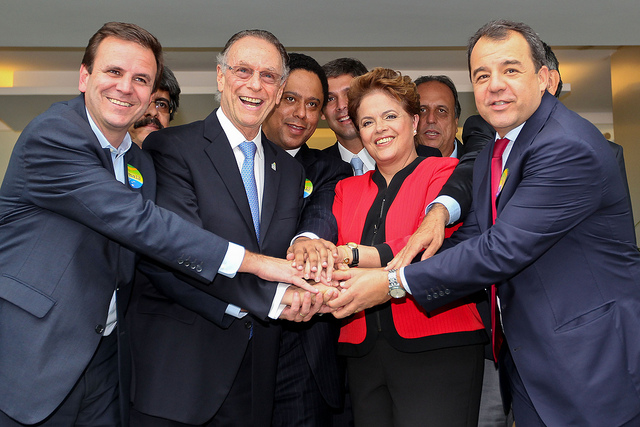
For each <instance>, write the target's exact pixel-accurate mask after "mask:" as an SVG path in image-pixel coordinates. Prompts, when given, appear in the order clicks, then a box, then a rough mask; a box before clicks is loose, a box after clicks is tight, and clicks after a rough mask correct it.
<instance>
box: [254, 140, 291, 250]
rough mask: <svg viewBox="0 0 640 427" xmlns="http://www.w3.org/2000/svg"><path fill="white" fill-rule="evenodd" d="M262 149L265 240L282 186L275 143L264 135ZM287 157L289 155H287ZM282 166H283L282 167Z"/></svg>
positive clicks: (262, 222)
mask: <svg viewBox="0 0 640 427" xmlns="http://www.w3.org/2000/svg"><path fill="white" fill-rule="evenodd" d="M262 148H263V149H264V190H263V193H262V211H261V212H262V213H261V215H260V216H261V218H260V235H261V236H262V239H263V240H264V237H266V236H267V232H268V231H269V225H270V224H271V220H272V219H273V213H274V212H275V210H276V203H277V202H278V187H279V186H280V178H281V176H282V172H281V170H280V169H279V168H278V166H279V165H278V154H279V153H278V152H277V151H276V149H275V146H274V145H273V143H272V142H271V141H269V140H267V137H266V136H264V133H263V134H262ZM285 154H286V155H287V156H288V155H289V154H287V153H285ZM280 166H282V165H280Z"/></svg>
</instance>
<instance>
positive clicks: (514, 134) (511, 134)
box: [495, 122, 527, 141]
mask: <svg viewBox="0 0 640 427" xmlns="http://www.w3.org/2000/svg"><path fill="white" fill-rule="evenodd" d="M525 123H527V122H524V123H522V124H521V125H520V126H518V127H517V128H514V129H511V130H510V131H509V132H507V134H506V135H505V136H504V137H505V138H507V139H508V140H509V141H515V140H516V138H517V137H518V135H520V131H521V130H522V128H523V127H524V124H525ZM499 138H500V136H498V132H496V139H495V141H497V140H498V139H499Z"/></svg>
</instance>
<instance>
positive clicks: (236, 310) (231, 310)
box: [224, 304, 249, 319]
mask: <svg viewBox="0 0 640 427" xmlns="http://www.w3.org/2000/svg"><path fill="white" fill-rule="evenodd" d="M241 310H242V309H241V308H240V307H238V306H237V305H233V304H229V305H228V306H227V308H226V309H225V310H224V313H225V314H228V315H229V316H233V317H235V318H238V319H242V318H243V317H244V316H246V315H247V314H249V313H247V312H246V311H241Z"/></svg>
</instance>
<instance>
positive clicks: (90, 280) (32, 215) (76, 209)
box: [0, 95, 228, 424]
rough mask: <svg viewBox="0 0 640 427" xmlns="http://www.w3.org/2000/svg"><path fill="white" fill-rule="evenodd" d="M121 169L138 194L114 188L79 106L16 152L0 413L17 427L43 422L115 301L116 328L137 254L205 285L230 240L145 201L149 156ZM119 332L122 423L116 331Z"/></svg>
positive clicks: (79, 101)
mask: <svg viewBox="0 0 640 427" xmlns="http://www.w3.org/2000/svg"><path fill="white" fill-rule="evenodd" d="M125 164H130V165H131V166H133V167H135V168H136V169H138V171H139V172H140V173H141V175H142V177H143V184H142V187H141V188H139V189H136V188H133V187H132V186H131V185H130V184H129V183H126V184H124V185H123V184H122V183H120V182H118V181H117V180H116V179H115V176H114V172H113V166H112V163H111V157H110V154H109V153H108V151H106V150H104V149H103V148H102V147H101V146H100V143H99V142H98V139H97V138H96V136H95V134H94V133H93V131H92V130H91V127H90V125H89V122H88V120H87V115H86V109H85V104H84V97H83V96H82V95H81V96H78V97H77V98H75V99H72V100H70V101H67V102H61V103H57V104H54V105H53V106H51V108H49V109H48V110H47V111H46V112H45V113H43V114H41V115H40V116H38V117H37V118H35V119H34V120H33V121H32V122H31V123H30V124H29V125H28V126H27V127H26V128H25V129H24V131H23V132H22V134H21V135H20V138H18V141H17V143H16V146H15V147H14V150H13V154H12V156H11V160H10V162H9V166H8V169H7V173H6V175H5V178H4V182H3V184H2V188H1V190H0V337H1V338H0V379H1V380H0V409H1V410H2V411H4V412H5V413H6V414H7V415H9V416H10V417H12V418H15V419H16V420H18V421H20V422H22V423H29V424H31V423H36V422H39V421H41V420H42V419H44V418H45V417H46V416H48V415H49V414H51V413H52V412H53V410H54V409H55V408H56V407H58V405H60V403H61V402H62V400H63V399H64V398H65V397H66V395H67V394H68V393H69V391H70V390H71V388H72V387H73V386H74V384H75V383H76V381H77V380H78V378H79V377H80V375H81V374H82V372H83V371H84V369H85V367H86V366H87V364H88V363H89V361H90V359H91V357H92V356H93V354H94V352H95V350H96V348H97V346H98V344H99V342H100V340H101V338H102V332H103V331H104V325H105V320H106V317H107V311H108V308H109V302H110V300H111V297H112V294H113V292H114V290H117V298H118V315H119V317H118V318H119V319H120V320H122V317H121V315H122V312H123V311H124V309H125V308H126V305H127V302H128V298H129V292H130V286H129V283H130V282H131V280H132V277H133V272H134V267H135V261H136V256H135V252H138V253H142V254H146V255H148V256H150V257H152V258H154V259H155V260H156V261H158V262H161V263H164V264H166V265H169V266H172V267H173V268H176V269H180V270H182V271H183V273H184V274H186V275H189V276H192V277H194V278H199V280H202V281H203V282H210V281H211V280H213V277H214V276H215V275H216V272H217V270H218V268H219V265H220V263H221V262H222V257H223V255H224V250H225V247H226V245H228V242H227V241H225V240H223V239H221V238H218V237H216V236H214V235H213V234H210V233H205V232H203V231H202V230H201V229H199V228H198V227H196V226H194V225H192V224H189V223H187V222H185V221H182V220H180V218H178V217H177V215H175V214H172V213H170V212H168V211H165V210H163V209H159V208H157V207H156V206H155V205H154V204H153V203H151V202H149V201H145V199H153V197H154V195H155V176H154V170H153V165H152V163H151V160H150V159H149V158H148V155H146V153H143V152H142V151H140V150H139V149H138V147H137V146H135V145H133V146H132V147H131V149H130V150H129V152H127V153H126V155H125ZM125 176H127V174H126V173H125ZM218 248H219V249H218ZM181 256H183V257H191V258H197V259H199V260H202V262H201V264H200V268H199V269H198V270H197V271H196V270H192V269H190V268H186V267H185V266H184V265H183V264H181V263H179V262H177V260H178V259H179V258H180V257H181ZM117 331H118V333H119V336H118V338H119V344H120V362H121V363H120V370H121V371H120V374H121V384H122V385H123V387H124V388H125V390H123V391H121V393H122V394H121V395H122V396H123V397H124V399H123V400H124V402H123V403H124V408H123V416H126V409H127V408H128V405H127V404H126V403H127V399H126V397H127V393H126V392H127V390H126V385H127V384H128V376H127V372H128V370H129V365H130V363H129V358H130V356H129V355H128V354H126V350H124V349H123V346H126V342H125V341H126V340H124V339H123V337H125V336H126V335H125V332H126V331H125V328H124V324H123V322H120V325H119V327H118V329H117ZM114 333H115V332H114Z"/></svg>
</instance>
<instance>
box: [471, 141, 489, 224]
mask: <svg viewBox="0 0 640 427" xmlns="http://www.w3.org/2000/svg"><path fill="white" fill-rule="evenodd" d="M493 145H494V142H491V143H489V144H487V146H486V147H485V148H484V149H483V150H482V151H480V153H479V154H478V157H477V158H476V162H475V165H474V171H475V170H477V171H478V173H477V176H476V173H474V181H475V180H479V185H478V186H477V187H476V188H477V190H476V192H475V194H474V195H473V201H474V202H475V205H476V217H477V218H478V225H479V226H480V229H481V230H482V231H483V232H484V231H485V230H487V229H488V228H489V227H491V225H492V224H493V219H492V217H491V153H493ZM476 165H477V168H476ZM474 187H475V186H474Z"/></svg>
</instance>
